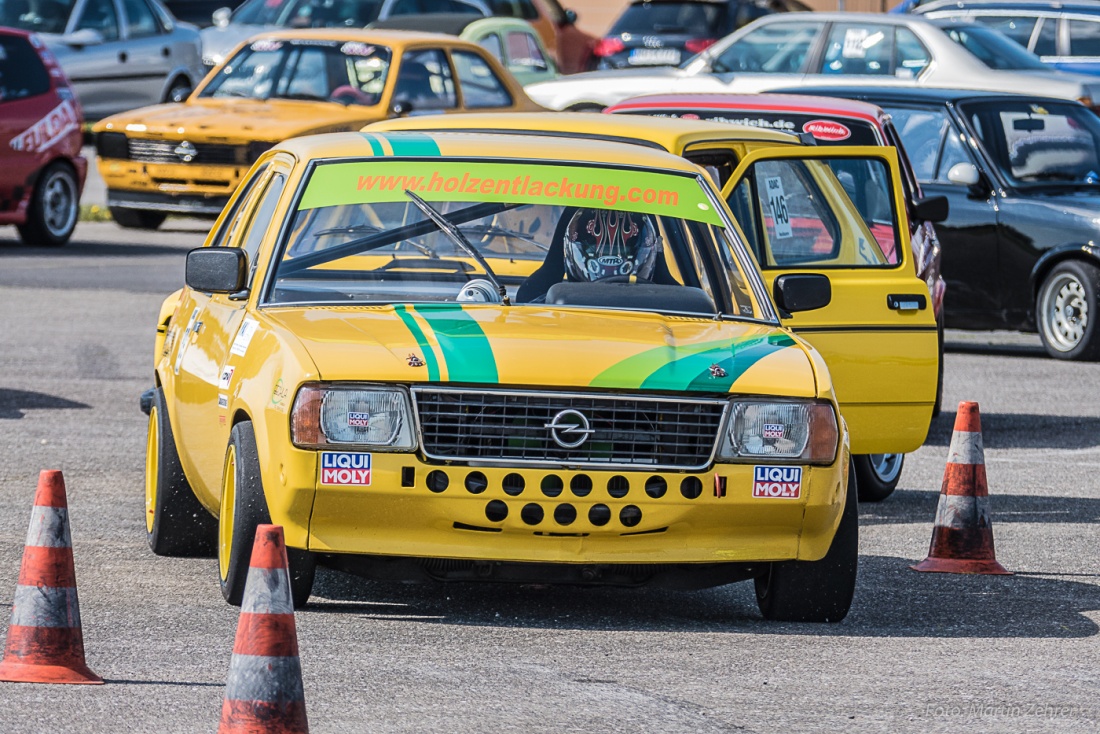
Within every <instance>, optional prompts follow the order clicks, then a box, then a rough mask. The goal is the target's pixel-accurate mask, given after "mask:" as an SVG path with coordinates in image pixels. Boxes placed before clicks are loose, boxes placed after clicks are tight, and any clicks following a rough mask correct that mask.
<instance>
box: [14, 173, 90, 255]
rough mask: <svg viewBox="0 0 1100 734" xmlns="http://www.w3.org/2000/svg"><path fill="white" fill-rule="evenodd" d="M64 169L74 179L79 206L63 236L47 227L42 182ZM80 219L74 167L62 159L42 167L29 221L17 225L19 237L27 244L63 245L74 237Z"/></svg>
mask: <svg viewBox="0 0 1100 734" xmlns="http://www.w3.org/2000/svg"><path fill="white" fill-rule="evenodd" d="M59 169H60V170H62V171H64V172H65V173H66V174H67V175H68V176H69V178H70V179H72V184H73V192H74V193H75V194H76V201H75V202H74V205H75V206H76V208H77V212H76V214H77V215H76V216H75V217H73V226H72V227H71V228H70V229H69V231H68V232H67V233H65V234H64V235H63V236H61V237H56V236H54V235H52V234H50V230H49V228H48V227H46V224H45V221H44V220H43V216H44V215H43V214H42V196H43V194H42V192H43V187H42V186H41V184H42V182H44V181H46V180H47V179H48V178H49V174H51V173H52V172H54V171H56V170H59ZM79 220H80V186H79V184H78V183H77V180H76V173H75V172H73V169H72V168H71V167H70V166H69V165H67V164H65V163H62V162H60V161H54V162H53V163H51V164H50V165H48V166H46V167H45V168H44V169H42V173H41V174H39V176H38V180H37V181H36V183H35V187H34V193H33V194H31V202H30V207H29V208H28V211H27V221H26V222H24V223H23V224H20V225H18V226H16V230H18V231H19V239H21V240H23V243H24V244H27V245H39V246H45V247H62V246H63V245H65V244H67V243H68V241H69V240H70V239H71V238H72V236H73V232H74V231H75V230H76V225H77V222H78V221H79Z"/></svg>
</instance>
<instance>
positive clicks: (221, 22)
mask: <svg viewBox="0 0 1100 734" xmlns="http://www.w3.org/2000/svg"><path fill="white" fill-rule="evenodd" d="M232 14H233V11H232V10H230V9H229V8H218V9H217V10H215V11H214V14H213V15H212V16H211V20H213V21H214V25H215V26H217V27H218V28H225V27H226V26H227V25H229V16H231V15H232Z"/></svg>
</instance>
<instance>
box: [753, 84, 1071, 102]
mask: <svg viewBox="0 0 1100 734" xmlns="http://www.w3.org/2000/svg"><path fill="white" fill-rule="evenodd" d="M802 89H806V90H807V91H809V92H812V93H813V94H815V95H817V94H820V95H823V96H826V97H845V98H849V99H852V98H854V99H874V100H890V101H901V102H925V103H930V104H946V103H947V102H959V101H961V100H964V99H1010V100H1011V99H1036V100H1042V101H1045V102H1048V103H1054V102H1069V101H1071V100H1067V99H1059V98H1055V97H1042V96H1038V95H1034V94H1008V93H1005V92H984V91H979V90H975V89H940V88H935V87H872V86H867V87H786V88H784V89H776V90H774V91H776V92H786V93H788V94H798V93H799V92H800V90H802Z"/></svg>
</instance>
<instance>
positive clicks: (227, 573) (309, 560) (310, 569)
mask: <svg viewBox="0 0 1100 734" xmlns="http://www.w3.org/2000/svg"><path fill="white" fill-rule="evenodd" d="M270 522H271V516H270V514H269V513H268V509H267V499H266V497H265V496H264V488H263V478H262V477H261V476H260V459H259V453H258V452H257V450H256V434H255V432H254V431H253V429H252V422H251V421H241V422H240V423H238V424H236V425H235V426H233V430H232V431H231V432H230V434H229V446H228V448H227V449H226V452H225V465H224V470H223V472H222V498H221V511H220V512H219V514H218V571H219V577H220V580H221V589H222V596H224V597H225V600H226V601H227V602H229V603H230V604H232V605H233V606H240V605H241V600H242V599H243V598H244V585H245V581H246V580H247V579H248V566H249V562H250V561H251V559H252V544H253V542H254V541H255V539H256V526H257V525H260V524H263V523H270ZM286 552H287V560H288V561H289V565H290V593H291V596H292V597H293V599H294V608H295V609H299V608H301V607H303V606H305V605H306V602H307V601H309V595H310V593H311V592H312V591H313V575H314V571H315V570H316V559H315V558H314V555H313V554H312V553H310V552H309V551H304V550H299V549H297V548H287V549H286Z"/></svg>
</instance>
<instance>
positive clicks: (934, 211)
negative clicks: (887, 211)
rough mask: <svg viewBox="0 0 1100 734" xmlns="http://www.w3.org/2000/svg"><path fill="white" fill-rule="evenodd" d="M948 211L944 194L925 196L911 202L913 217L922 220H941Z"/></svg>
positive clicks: (933, 221) (945, 217) (945, 216)
mask: <svg viewBox="0 0 1100 734" xmlns="http://www.w3.org/2000/svg"><path fill="white" fill-rule="evenodd" d="M949 211H950V210H949V208H948V204H947V197H946V196H926V197H924V198H923V199H917V200H916V201H914V202H913V218H914V219H919V220H921V221H924V222H932V223H935V222H942V221H943V220H945V219H947V215H948V213H949Z"/></svg>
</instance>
